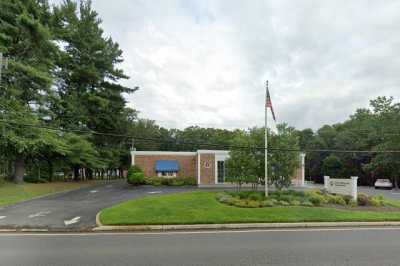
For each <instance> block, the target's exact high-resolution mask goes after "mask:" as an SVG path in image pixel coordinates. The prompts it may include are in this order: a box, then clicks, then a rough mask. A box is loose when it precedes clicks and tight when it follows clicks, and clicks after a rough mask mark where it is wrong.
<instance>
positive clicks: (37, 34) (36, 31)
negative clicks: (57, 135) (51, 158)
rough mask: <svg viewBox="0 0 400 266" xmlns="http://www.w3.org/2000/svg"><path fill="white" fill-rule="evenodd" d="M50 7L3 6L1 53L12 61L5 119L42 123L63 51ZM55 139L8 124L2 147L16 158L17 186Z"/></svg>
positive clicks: (31, 3)
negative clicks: (52, 26) (35, 158)
mask: <svg viewBox="0 0 400 266" xmlns="http://www.w3.org/2000/svg"><path fill="white" fill-rule="evenodd" d="M48 8H49V6H48V4H47V1H36V0H15V1H1V2H0V10H1V12H0V52H2V53H3V54H4V56H6V57H7V58H8V59H9V64H8V69H7V70H6V71H4V73H3V75H2V80H1V90H0V99H1V100H0V115H1V116H2V119H3V120H5V119H10V118H13V119H14V120H13V121H14V122H24V123H27V124H35V125H38V124H40V117H39V116H38V114H39V113H40V110H41V109H42V108H45V106H46V103H47V98H48V95H49V92H50V85H51V83H52V78H51V75H50V72H51V69H52V68H53V67H54V54H55V53H56V51H57V49H56V47H55V46H54V44H53V42H52V35H51V32H50V30H49V28H48V25H47V22H48V18H49V16H48V15H49V9H48ZM53 137H54V135H51V134H47V133H44V132H43V131H42V130H39V129H32V130H27V129H26V128H21V127H18V126H16V125H14V126H12V125H8V126H3V129H2V133H1V135H0V138H1V141H0V143H1V144H0V145H2V146H3V148H4V150H5V151H6V152H7V153H8V154H9V156H10V157H11V158H13V159H14V167H15V173H14V177H13V180H14V181H15V182H22V180H23V176H24V174H25V164H26V161H27V160H28V159H29V157H30V156H33V155H34V154H36V153H37V152H38V150H40V149H41V148H42V147H43V146H46V145H47V143H48V142H52V138H53Z"/></svg>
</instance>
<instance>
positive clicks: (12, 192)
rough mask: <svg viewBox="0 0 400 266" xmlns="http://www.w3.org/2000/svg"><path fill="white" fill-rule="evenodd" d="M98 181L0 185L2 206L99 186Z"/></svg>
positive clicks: (0, 202) (0, 203)
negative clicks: (61, 192) (56, 193)
mask: <svg viewBox="0 0 400 266" xmlns="http://www.w3.org/2000/svg"><path fill="white" fill-rule="evenodd" d="M97 183H98V181H86V182H52V183H43V184H32V183H24V184H18V185H17V184H14V183H8V182H7V183H4V184H0V206H5V205H11V204H14V203H17V202H20V201H24V200H29V199H32V198H35V197H38V196H43V195H46V194H51V193H55V192H60V191H66V190H72V189H77V188H81V187H87V186H90V185H94V184H97Z"/></svg>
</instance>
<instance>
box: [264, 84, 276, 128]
mask: <svg viewBox="0 0 400 266" xmlns="http://www.w3.org/2000/svg"><path fill="white" fill-rule="evenodd" d="M268 107H269V108H271V113H272V118H273V119H274V121H275V122H276V119H275V113H274V108H272V101H271V96H270V95H269V90H268V89H267V102H266V103H265V108H268Z"/></svg>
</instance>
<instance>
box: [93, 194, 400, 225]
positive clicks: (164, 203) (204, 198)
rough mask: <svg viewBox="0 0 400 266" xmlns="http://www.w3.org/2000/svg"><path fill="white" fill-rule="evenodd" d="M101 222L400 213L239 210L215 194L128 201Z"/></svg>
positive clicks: (386, 216)
mask: <svg viewBox="0 0 400 266" xmlns="http://www.w3.org/2000/svg"><path fill="white" fill-rule="evenodd" d="M398 204H399V203H398ZM100 219H101V222H102V223H103V224H105V225H132V224H206V223H209V224H215V223H247V222H249V223H255V222H270V223H272V222H334V221H389V220H390V221H398V220H400V212H374V211H349V210H339V209H335V208H329V207H268V208H238V207H234V206H228V205H225V204H222V203H220V202H218V201H217V200H216V199H215V192H190V193H179V194H171V195H164V196H153V197H146V198H143V199H138V200H131V201H127V202H124V203H122V204H118V205H116V206H113V207H111V208H108V209H105V210H103V211H102V213H101V217H100Z"/></svg>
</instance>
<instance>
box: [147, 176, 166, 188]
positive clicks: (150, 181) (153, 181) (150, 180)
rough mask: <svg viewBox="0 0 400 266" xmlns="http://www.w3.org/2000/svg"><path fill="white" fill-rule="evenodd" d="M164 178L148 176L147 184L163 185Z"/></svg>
mask: <svg viewBox="0 0 400 266" xmlns="http://www.w3.org/2000/svg"><path fill="white" fill-rule="evenodd" d="M162 180H163V178H162V177H146V184H147V185H152V186H161V185H162Z"/></svg>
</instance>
